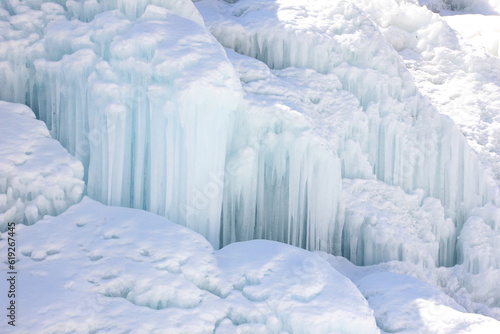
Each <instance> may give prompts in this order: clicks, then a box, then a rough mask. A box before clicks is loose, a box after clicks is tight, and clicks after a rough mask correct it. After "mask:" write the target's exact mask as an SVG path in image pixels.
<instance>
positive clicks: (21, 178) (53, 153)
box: [0, 101, 84, 231]
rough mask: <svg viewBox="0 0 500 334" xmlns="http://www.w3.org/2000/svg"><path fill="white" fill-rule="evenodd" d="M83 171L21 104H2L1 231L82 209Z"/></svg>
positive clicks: (0, 105) (0, 153)
mask: <svg viewBox="0 0 500 334" xmlns="http://www.w3.org/2000/svg"><path fill="white" fill-rule="evenodd" d="M82 178H83V166H82V164H81V162H80V161H78V160H77V159H75V158H74V157H73V156H71V155H70V154H69V153H68V152H67V151H66V150H65V149H64V148H63V147H62V146H61V144H60V143H59V142H57V141H56V140H54V139H52V138H51V137H50V134H49V131H48V130H47V127H46V126H45V124H44V123H43V122H41V121H39V120H36V119H35V114H33V112H32V111H31V110H30V109H29V108H28V107H26V106H25V105H21V104H14V103H7V102H3V101H0V231H5V230H6V228H7V223H8V222H16V223H22V224H27V225H30V224H33V223H35V222H36V221H38V220H40V219H41V218H42V217H43V216H44V215H46V214H50V215H56V214H59V213H61V212H63V211H65V210H66V209H67V208H68V207H69V206H70V205H72V204H75V203H78V202H79V201H80V199H81V198H82V194H83V191H84V183H83V181H82Z"/></svg>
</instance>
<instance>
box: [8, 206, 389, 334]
mask: <svg viewBox="0 0 500 334" xmlns="http://www.w3.org/2000/svg"><path fill="white" fill-rule="evenodd" d="M47 230H50V231H51V232H50V233H47ZM6 237H7V233H3V234H2V235H1V238H2V243H1V251H2V252H3V253H5V252H6V247H7V246H6V243H5V242H3V241H4V240H5V238H6ZM16 238H17V240H19V245H18V261H17V263H16V267H17V270H18V271H19V273H20V274H19V276H18V278H19V281H18V282H17V286H18V287H19V293H20V295H19V297H18V299H17V303H18V310H19V311H18V312H19V313H18V320H17V321H18V322H17V326H16V327H17V328H16V329H17V330H19V331H20V332H24V333H75V332H76V333H101V332H102V333H125V332H129V333H169V334H173V333H184V334H185V333H214V331H215V333H325V334H326V333H336V332H338V333H353V334H356V333H367V334H368V333H379V329H378V327H377V325H376V323H375V318H374V317H373V312H372V310H371V309H370V307H369V306H368V303H367V301H366V300H365V299H364V297H363V296H362V295H361V293H360V292H359V291H358V289H357V288H356V286H355V285H354V284H353V283H352V282H351V281H350V280H349V279H347V278H346V277H344V276H343V275H341V274H339V273H338V272H337V271H336V270H335V269H333V267H331V266H330V265H329V264H328V263H327V262H326V261H325V260H323V259H322V258H321V257H319V256H318V255H316V254H313V253H311V252H309V251H306V250H303V249H300V248H296V247H293V246H289V245H286V244H281V243H277V242H274V241H264V240H257V241H249V242H242V243H236V244H232V245H230V246H228V247H226V248H223V249H222V250H220V251H214V249H213V248H212V246H211V245H210V243H209V242H208V241H207V240H206V239H205V238H203V237H202V236H201V235H199V234H197V233H195V232H193V231H191V230H189V229H187V228H185V227H182V226H180V225H177V224H174V223H172V222H170V221H168V220H166V219H165V218H163V217H160V216H157V215H154V214H151V213H148V212H144V211H140V210H135V209H127V208H118V207H108V206H104V205H102V204H100V203H98V202H95V201H93V200H91V199H90V198H88V197H85V198H84V199H83V200H82V202H81V203H79V204H76V205H74V206H72V207H71V208H70V209H68V210H67V211H66V212H65V213H64V214H61V215H59V216H58V217H49V216H47V217H46V218H45V219H43V220H41V221H39V222H38V223H37V224H35V225H33V226H27V227H25V226H18V227H17V235H16ZM5 300H6V299H2V301H3V302H2V308H4V306H5V304H4V301H5ZM0 330H1V331H2V332H3V333H11V331H10V327H9V326H8V325H7V324H6V322H5V321H2V322H1V324H0Z"/></svg>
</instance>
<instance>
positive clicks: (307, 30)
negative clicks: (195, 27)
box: [196, 0, 492, 229]
mask: <svg viewBox="0 0 500 334" xmlns="http://www.w3.org/2000/svg"><path fill="white" fill-rule="evenodd" d="M301 3H302V5H300V6H299V3H298V2H297V1H295V0H283V1H246V0H241V1H238V2H236V3H234V4H228V3H225V2H223V1H214V0H203V1H201V2H197V3H196V6H197V7H198V9H199V10H200V12H201V13H202V15H203V17H204V19H205V24H206V25H207V26H208V27H209V29H210V31H211V32H212V33H213V34H214V36H215V37H216V38H217V39H218V40H219V42H221V44H223V45H224V46H226V47H229V48H231V49H233V50H235V51H236V52H238V53H242V54H245V55H247V56H250V57H253V58H257V59H260V60H262V61H263V62H265V63H266V64H267V65H268V66H269V67H270V68H275V69H280V68H287V67H291V66H292V67H302V68H310V69H313V70H315V71H317V72H319V73H325V74H326V73H332V74H335V75H337V77H338V78H339V79H340V82H341V83H342V87H343V89H345V90H348V91H349V92H351V93H353V94H354V95H355V96H356V97H357V98H358V99H359V101H360V104H361V106H362V107H363V110H364V111H365V112H366V114H367V115H369V117H370V120H369V129H368V134H369V137H368V138H367V140H366V142H365V143H364V144H365V145H362V146H361V147H362V149H363V150H364V153H365V154H366V156H367V157H368V161H369V163H370V165H371V166H372V168H373V171H374V173H375V174H376V176H377V178H378V179H380V180H381V181H384V182H387V183H390V184H394V185H399V186H401V187H402V188H403V189H405V191H407V192H410V191H412V190H414V189H417V188H422V189H424V190H425V191H426V193H427V195H429V196H432V197H436V198H438V199H440V200H441V201H442V203H443V206H444V208H445V212H446V214H447V215H448V216H450V217H452V218H453V219H454V220H455V221H456V223H457V224H458V227H459V229H460V228H461V226H462V224H463V223H464V221H465V219H466V216H467V212H469V211H470V210H471V209H472V208H474V207H476V206H478V205H483V204H485V203H487V202H488V201H489V200H491V197H492V195H491V188H490V187H489V186H488V183H487V182H486V180H485V177H484V175H483V173H482V171H481V167H480V165H479V164H478V161H477V159H476V157H475V155H474V153H473V152H472V151H471V149H470V148H469V147H468V145H467V143H466V141H465V140H464V138H463V136H462V135H461V134H460V132H459V131H458V130H457V129H456V127H455V126H454V125H453V123H452V122H451V121H450V120H449V119H447V118H445V117H442V116H440V115H439V114H438V113H437V112H436V110H435V109H434V108H433V107H432V105H431V104H430V103H429V102H428V100H427V99H426V98H424V97H422V96H421V95H420V94H419V93H418V90H417V89H416V87H415V85H414V84H413V80H412V76H411V74H410V73H409V72H408V71H407V70H406V69H405V67H404V64H403V62H402V60H401V59H400V58H399V56H398V54H397V53H396V52H395V51H394V50H393V49H392V48H391V46H390V45H389V44H388V43H387V42H386V41H385V39H384V37H383V35H382V34H381V33H380V32H379V30H378V28H377V27H376V26H375V25H374V24H373V23H372V22H371V21H370V20H369V19H368V18H367V17H366V16H365V15H364V14H363V13H362V12H361V11H360V10H359V9H358V8H357V7H356V6H354V5H353V4H350V3H347V2H342V1H334V2H331V1H330V2H323V1H310V2H306V3H307V5H305V4H304V2H303V1H302V2H301ZM348 139H350V138H348ZM351 176H354V177H356V176H357V175H351Z"/></svg>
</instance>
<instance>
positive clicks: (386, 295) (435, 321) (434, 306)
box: [316, 252, 500, 334]
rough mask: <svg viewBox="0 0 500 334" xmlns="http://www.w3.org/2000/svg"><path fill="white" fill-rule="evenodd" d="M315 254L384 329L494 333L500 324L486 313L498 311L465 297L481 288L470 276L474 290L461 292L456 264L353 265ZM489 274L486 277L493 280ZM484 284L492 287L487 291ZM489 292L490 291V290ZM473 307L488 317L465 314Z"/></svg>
mask: <svg viewBox="0 0 500 334" xmlns="http://www.w3.org/2000/svg"><path fill="white" fill-rule="evenodd" d="M316 254H317V255H319V256H320V257H321V258H323V259H325V260H326V261H328V263H330V264H331V265H332V266H333V267H334V268H335V269H336V270H337V271H338V272H340V273H341V274H343V275H345V276H346V277H348V278H349V279H351V280H352V281H353V282H354V283H355V284H356V286H357V287H358V289H359V290H360V292H361V293H362V294H363V296H364V297H365V298H366V299H367V301H368V303H369V304H370V307H371V308H372V309H373V310H374V312H375V318H376V319H377V325H378V326H379V327H380V329H381V330H383V331H384V332H387V333H442V334H445V333H481V334H483V333H484V334H493V333H497V332H498V330H499V328H500V321H498V320H495V319H493V318H490V317H489V316H494V317H497V318H498V315H499V314H500V313H498V311H500V309H498V308H491V309H487V308H485V307H484V305H481V304H475V303H474V302H473V301H472V300H471V299H470V298H471V297H472V298H474V294H475V292H479V291H481V287H480V284H481V283H478V282H477V280H476V279H477V277H475V276H469V277H467V279H468V280H469V284H474V285H475V288H476V290H473V292H472V293H470V294H469V293H467V292H466V291H464V289H463V287H464V283H465V282H463V281H460V282H459V280H460V278H459V277H462V278H463V277H464V276H463V272H460V271H461V270H462V269H461V268H460V266H455V267H453V268H445V267H441V268H439V269H436V270H432V268H426V270H422V266H421V264H418V265H415V264H412V263H409V262H400V261H392V262H387V263H383V264H378V265H373V266H364V267H358V266H355V265H353V264H352V263H350V262H349V261H347V260H346V259H345V258H342V257H335V256H332V255H330V254H326V253H323V252H317V253H316ZM491 274H492V272H490V274H489V275H490V277H491V279H493V280H495V279H498V276H494V275H493V276H492V275H491ZM409 275H411V276H413V277H411V276H409ZM483 282H484V281H483ZM466 284H467V283H466ZM489 288H491V285H490V286H489V287H488V288H487V289H486V290H488V289H489ZM445 292H446V294H445ZM489 292H493V293H495V292H494V290H491V289H490V290H489ZM450 295H451V296H453V299H452V298H451V297H450ZM475 297H478V295H476V296H475ZM483 297H484V296H483ZM457 300H458V301H460V305H459V304H458V303H457ZM466 310H467V311H466ZM478 311H479V312H482V313H488V315H489V316H484V315H479V314H473V313H467V312H478Z"/></svg>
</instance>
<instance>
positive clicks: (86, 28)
mask: <svg viewBox="0 0 500 334" xmlns="http://www.w3.org/2000/svg"><path fill="white" fill-rule="evenodd" d="M27 4H29V5H31V6H32V8H35V9H30V8H28V7H27V6H26V5H24V4H20V3H16V2H9V3H8V4H4V5H3V7H4V8H5V9H6V10H8V11H9V12H10V14H11V15H10V16H7V19H8V22H4V24H6V28H4V29H2V32H3V34H4V35H5V36H6V37H7V39H8V40H4V41H0V43H2V47H1V50H7V51H8V52H6V54H3V55H2V56H1V58H2V60H4V61H3V62H0V64H1V67H0V68H1V69H3V71H1V70H0V80H1V81H2V82H5V89H3V90H2V92H1V93H0V94H1V96H0V98H4V99H8V100H14V101H23V102H24V101H27V102H28V104H29V105H31V106H32V107H33V109H34V110H35V112H37V113H38V116H39V117H40V118H41V119H42V120H44V121H45V122H46V123H47V124H48V126H49V129H50V130H51V133H52V135H53V136H54V137H56V138H57V139H59V140H60V141H61V143H62V144H63V145H64V146H65V147H66V148H68V150H69V151H70V152H71V153H72V154H74V155H75V156H76V157H77V158H79V159H81V160H82V161H83V162H84V165H85V167H86V173H87V174H86V180H87V181H88V188H87V193H88V194H89V195H90V196H92V197H93V198H96V199H98V200H100V201H102V202H105V203H109V204H112V205H122V206H130V207H138V208H144V209H147V210H149V211H152V212H156V213H159V214H161V215H166V216H167V217H169V218H170V219H172V220H174V221H176V222H178V223H181V224H184V225H186V226H188V227H190V228H192V229H194V230H196V231H198V232H200V233H202V234H203V235H205V236H206V237H207V238H208V239H209V240H210V241H211V242H212V243H213V244H214V245H217V243H218V239H219V230H220V228H219V222H220V213H221V201H222V188H219V189H215V192H213V193H210V196H209V198H207V199H205V198H201V196H203V195H205V194H204V193H203V192H204V188H205V186H206V185H207V184H209V183H210V182H211V181H212V179H211V177H212V175H220V173H222V172H223V171H224V165H225V157H226V151H227V146H228V141H229V139H230V135H231V134H232V122H233V112H234V110H235V109H236V108H237V105H238V104H239V103H240V100H241V92H240V89H241V88H240V85H239V81H238V79H237V78H236V76H235V75H234V70H233V69H232V67H231V65H230V64H229V62H228V61H227V59H226V56H225V53H224V50H223V48H222V47H221V46H220V45H219V44H218V43H217V42H216V41H215V39H214V38H213V37H212V36H211V35H210V34H209V33H208V32H207V31H206V30H205V28H204V27H203V26H201V25H200V24H202V22H203V21H202V19H201V17H200V16H199V14H198V13H197V11H196V9H195V8H194V6H193V5H192V3H191V2H190V1H187V0H186V1H167V2H165V1H151V2H149V1H140V2H131V1H103V2H101V3H100V4H97V3H95V2H92V1H85V2H76V1H67V2H64V5H65V6H66V8H67V9H68V10H67V11H64V10H63V7H62V6H61V5H59V4H56V3H44V4H43V5H42V6H41V7H40V10H37V9H38V8H39V5H37V3H36V2H31V3H30V2H27ZM155 4H156V5H155ZM114 8H118V9H117V10H112V9H114ZM4 11H5V10H4ZM14 14H16V15H14ZM66 15H67V17H66ZM32 17H37V18H39V19H38V20H35V21H33V20H32V19H31V18H32ZM87 21H88V22H87ZM200 201H204V203H202V205H201V206H200V205H199V202H200Z"/></svg>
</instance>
